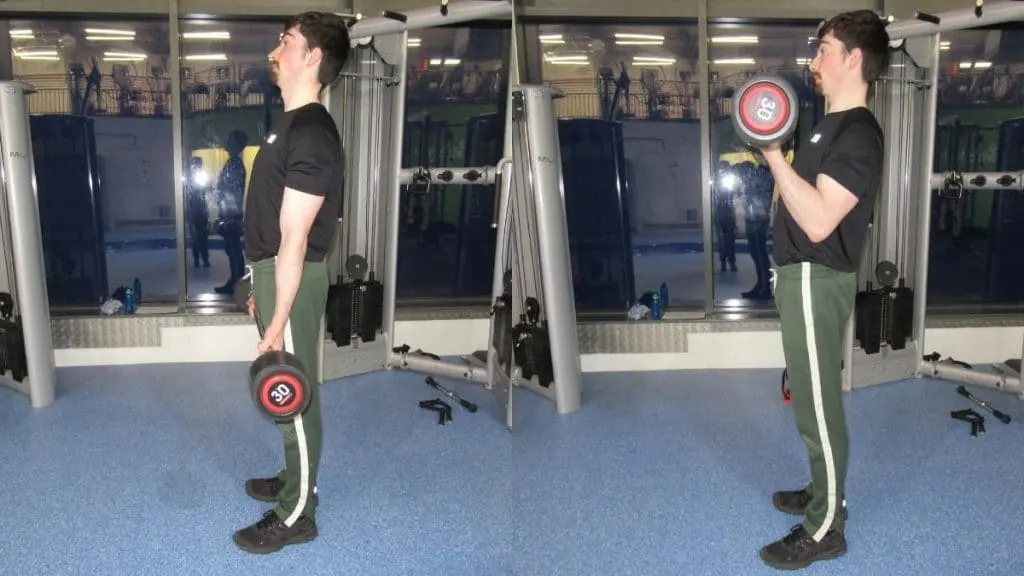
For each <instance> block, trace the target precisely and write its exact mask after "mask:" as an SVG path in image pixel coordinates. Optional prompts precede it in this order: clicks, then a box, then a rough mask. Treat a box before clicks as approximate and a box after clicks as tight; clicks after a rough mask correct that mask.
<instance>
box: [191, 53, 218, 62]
mask: <svg viewBox="0 0 1024 576" xmlns="http://www.w3.org/2000/svg"><path fill="white" fill-rule="evenodd" d="M227 59H228V55H227V54H189V55H188V56H185V60H192V61H206V62H209V61H221V60H227Z"/></svg>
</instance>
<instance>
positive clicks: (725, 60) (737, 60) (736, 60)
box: [712, 58, 755, 65]
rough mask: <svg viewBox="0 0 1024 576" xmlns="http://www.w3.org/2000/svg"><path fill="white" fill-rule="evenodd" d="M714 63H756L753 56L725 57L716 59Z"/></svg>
mask: <svg viewBox="0 0 1024 576" xmlns="http://www.w3.org/2000/svg"><path fill="white" fill-rule="evenodd" d="M712 64H717V65H731V64H755V62H754V59H753V58H723V59H721V60H715V61H714V62H712Z"/></svg>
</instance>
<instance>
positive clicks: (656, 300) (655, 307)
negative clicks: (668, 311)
mask: <svg viewBox="0 0 1024 576" xmlns="http://www.w3.org/2000/svg"><path fill="white" fill-rule="evenodd" d="M651 318H653V319H655V320H661V294H659V293H657V292H654V293H652V294H651Z"/></svg>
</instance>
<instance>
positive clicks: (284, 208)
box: [234, 12, 350, 553]
mask: <svg viewBox="0 0 1024 576" xmlns="http://www.w3.org/2000/svg"><path fill="white" fill-rule="evenodd" d="M349 51H350V45H349V35H348V28H347V26H346V24H345V21H344V20H343V19H342V18H341V17H340V16H336V15H334V14H329V13H322V12H310V13H305V14H303V15H301V16H298V17H297V18H294V19H292V20H290V21H289V22H288V23H287V24H286V26H285V32H284V34H283V35H282V36H281V41H280V44H279V45H278V46H277V48H275V49H274V51H273V52H271V53H270V63H271V70H272V72H273V74H274V81H275V82H276V83H277V85H278V86H279V87H280V88H281V98H282V100H283V101H284V111H283V112H282V113H280V114H279V115H278V117H277V119H276V120H275V122H274V124H273V125H272V126H271V128H270V133H269V135H268V136H267V138H266V140H265V141H264V142H263V144H262V146H261V147H260V151H259V153H258V154H257V156H256V159H255V161H254V163H253V169H252V170H253V171H252V186H251V189H250V191H249V195H248V197H247V198H246V200H245V238H246V242H245V256H246V258H247V259H248V261H249V262H250V266H249V270H250V274H251V278H252V295H251V299H250V301H251V304H250V310H253V309H254V311H255V312H256V315H257V321H258V322H260V324H261V325H262V326H263V327H264V332H263V334H262V336H261V340H260V343H259V345H258V347H257V351H258V352H259V353H263V352H266V351H268V350H287V351H288V352H290V353H292V354H294V355H295V357H296V358H298V360H299V362H300V363H301V364H302V366H303V368H304V370H305V373H306V375H307V377H308V379H309V382H310V385H311V386H310V390H309V407H308V408H307V409H306V411H305V412H303V413H302V414H299V415H298V416H296V417H295V420H294V421H291V422H287V423H281V424H278V425H277V428H278V430H280V431H281V435H282V436H283V437H284V461H285V467H284V470H282V471H281V472H280V473H278V474H277V475H276V476H272V477H268V478H253V479H250V480H248V481H247V482H246V483H245V490H246V493H247V494H249V496H250V497H252V498H254V499H256V500H260V501H264V502H275V503H276V506H275V507H274V509H273V510H270V511H268V512H267V513H266V514H265V515H264V517H263V519H262V520H260V521H258V522H256V523H255V524H253V525H252V526H249V527H248V528H244V529H242V530H239V531H238V532H236V533H235V536H234V540H235V543H236V544H237V545H238V546H239V547H241V548H242V549H244V550H247V551H250V552H258V553H266V552H273V551H275V550H279V549H281V548H282V547H284V546H287V545H289V544H297V543H301V542H309V541H310V540H313V539H314V538H316V537H317V526H316V520H315V515H316V508H317V504H318V496H317V490H316V486H317V470H318V468H319V464H320V445H321V438H322V434H323V433H322V429H321V420H320V400H319V398H320V391H319V386H320V382H319V380H318V371H319V367H320V353H321V352H322V350H323V340H322V339H321V338H320V334H321V330H322V327H323V320H324V311H325V310H326V309H327V289H328V287H329V279H328V274H327V263H326V259H325V258H326V254H327V250H328V249H329V248H330V245H331V242H332V241H333V239H334V231H335V228H336V227H337V222H338V214H339V213H340V212H341V200H342V192H343V190H342V182H343V180H344V166H343V164H342V150H341V137H340V135H339V134H338V129H337V127H336V125H335V123H334V120H333V119H332V118H331V116H330V115H329V114H328V113H327V109H326V108H324V107H323V106H322V105H321V104H320V100H319V97H320V92H321V91H322V90H323V87H324V86H326V85H328V84H330V83H331V82H333V81H334V79H335V78H337V77H338V74H339V72H340V71H341V68H342V66H343V65H344V64H345V61H346V60H347V59H348V55H349Z"/></svg>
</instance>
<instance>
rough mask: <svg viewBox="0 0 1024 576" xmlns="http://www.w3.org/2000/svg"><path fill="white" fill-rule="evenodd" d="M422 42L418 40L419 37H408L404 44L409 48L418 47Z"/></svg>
mask: <svg viewBox="0 0 1024 576" xmlns="http://www.w3.org/2000/svg"><path fill="white" fill-rule="evenodd" d="M422 43H423V41H422V40H420V39H419V38H409V40H408V42H406V43H405V45H406V46H408V47H409V48H419V47H420V45H421V44H422Z"/></svg>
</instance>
